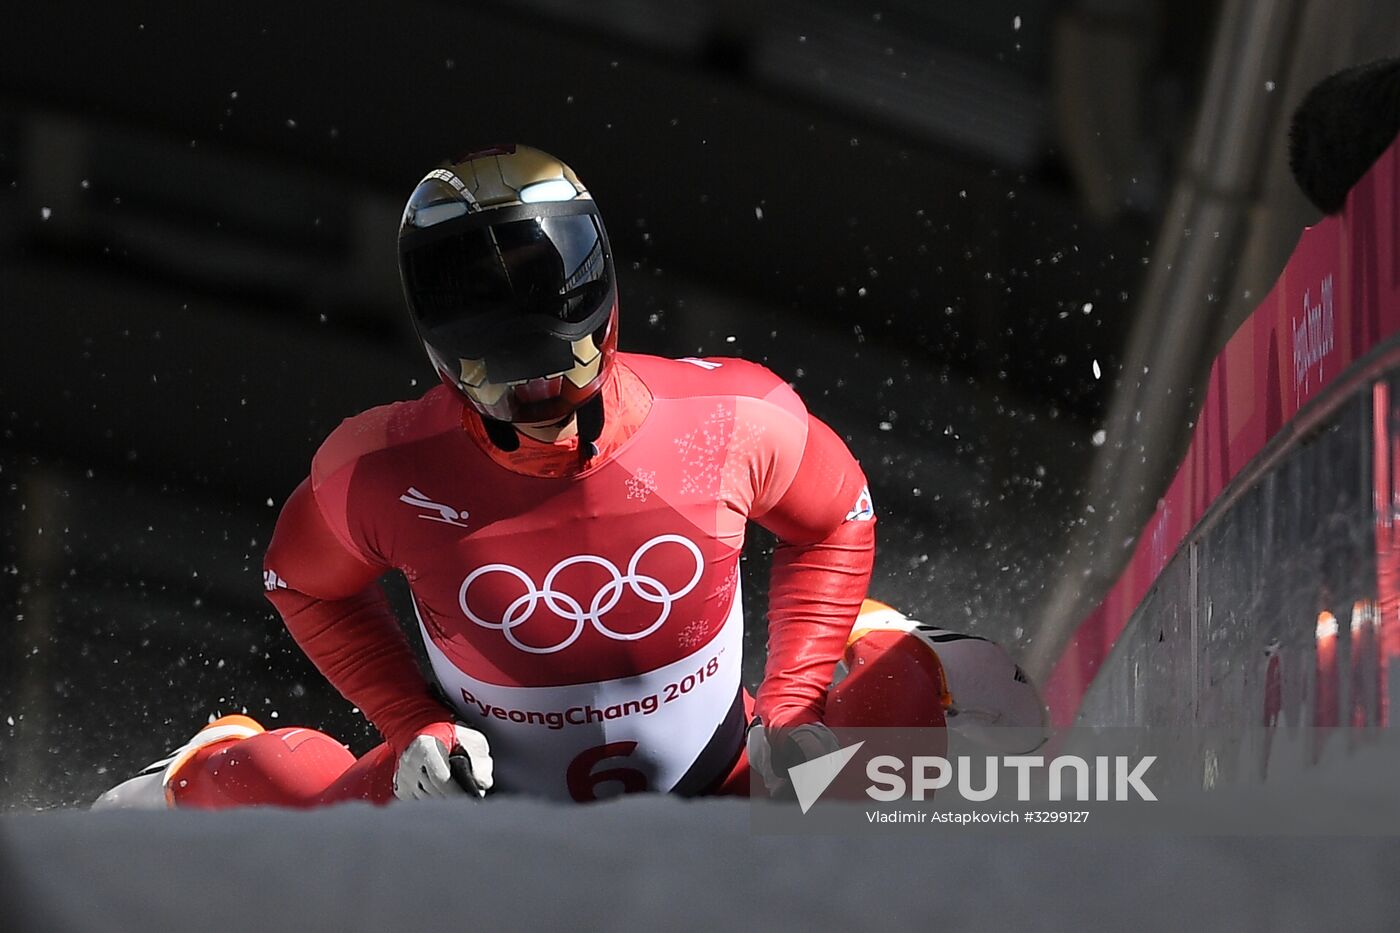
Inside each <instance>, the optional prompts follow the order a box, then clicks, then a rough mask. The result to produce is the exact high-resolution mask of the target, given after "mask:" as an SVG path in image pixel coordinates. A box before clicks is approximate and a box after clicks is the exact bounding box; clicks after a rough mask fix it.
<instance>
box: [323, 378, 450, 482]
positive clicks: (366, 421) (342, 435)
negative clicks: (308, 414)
mask: <svg viewBox="0 0 1400 933" xmlns="http://www.w3.org/2000/svg"><path fill="white" fill-rule="evenodd" d="M460 416H461V405H460V404H459V403H458V402H457V401H456V399H455V398H453V397H452V394H451V392H449V391H448V389H447V387H446V386H443V385H438V386H434V387H433V388H431V389H429V390H428V391H427V392H425V393H424V394H423V395H422V396H421V397H420V398H416V399H409V400H407V401H402V402H390V403H389V404H387V405H378V406H376V407H374V408H370V409H368V410H366V411H362V412H360V413H359V414H358V415H352V416H350V417H349V418H346V419H345V420H344V421H342V422H341V423H340V425H339V426H338V427H336V429H335V430H333V431H332V432H331V433H330V434H329V435H328V436H327V437H326V439H325V440H324V441H322V442H321V447H320V449H318V450H317V451H316V455H315V457H313V458H312V461H311V479H312V484H313V485H319V484H320V483H321V482H322V481H323V480H324V479H325V478H326V477H329V476H331V475H332V474H334V473H336V472H338V471H340V470H342V469H344V468H345V467H347V466H350V465H352V464H354V463H356V462H357V461H360V460H363V459H364V458H366V457H370V456H373V455H375V454H377V453H380V452H383V451H388V450H393V449H394V448H396V447H401V446H403V445H405V444H412V443H415V442H417V441H421V440H425V439H427V438H430V437H433V436H435V435H438V434H442V433H444V432H446V431H450V430H452V429H453V428H454V427H456V426H458V425H460V423H461V421H460Z"/></svg>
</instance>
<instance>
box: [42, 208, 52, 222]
mask: <svg viewBox="0 0 1400 933" xmlns="http://www.w3.org/2000/svg"><path fill="white" fill-rule="evenodd" d="M52 216H53V211H52V210H50V209H49V208H47V207H41V208H39V218H40V219H41V220H48V219H49V218H50V217H52Z"/></svg>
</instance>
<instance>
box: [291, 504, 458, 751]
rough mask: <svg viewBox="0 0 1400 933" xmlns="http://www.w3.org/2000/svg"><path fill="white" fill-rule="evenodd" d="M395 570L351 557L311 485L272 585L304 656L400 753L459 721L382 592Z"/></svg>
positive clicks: (294, 510)
mask: <svg viewBox="0 0 1400 933" xmlns="http://www.w3.org/2000/svg"><path fill="white" fill-rule="evenodd" d="M388 569H389V568H387V567H382V566H378V565H376V564H373V563H371V562H369V561H367V560H366V559H365V558H364V557H363V556H361V555H359V554H355V553H352V552H351V551H349V550H347V548H346V547H345V545H344V544H343V543H342V542H341V540H340V538H339V537H337V536H336V534H335V533H334V532H333V531H332V530H331V527H330V525H329V524H328V522H327V521H326V518H325V516H324V515H323V514H322V510H321V507H320V506H319V505H318V504H317V502H316V496H315V493H314V492H313V491H312V488H311V481H310V480H306V481H304V482H303V483H302V484H301V485H300V486H298V487H297V488H296V491H295V492H293V493H292V495H291V497H290V498H289V499H288V500H287V504H286V505H285V506H284V507H283V508H282V514H281V516H279V517H278V519H277V528H276V530H275V531H274V532H273V535H272V543H271V544H270V545H269V546H268V549H267V557H266V560H265V562H264V579H265V580H266V581H267V597H268V599H269V600H270V601H271V602H272V605H273V606H275V607H276V608H277V611H278V613H279V614H280V615H281V616H282V621H283V622H285V623H286V626H287V630H288V631H289V632H291V634H292V638H293V639H295V640H296V643H297V644H298V645H300V646H301V650H302V651H304V652H306V656H307V657H309V658H310V659H311V661H312V663H314V664H315V665H316V668H317V670H319V671H320V672H321V673H322V674H323V675H325V678H326V679H327V680H329V681H330V682H331V684H332V685H334V686H335V688H336V689H337V690H339V691H340V693H341V695H343V696H344V697H345V698H346V699H347V700H349V701H350V702H352V703H354V704H355V705H356V706H358V707H359V708H360V709H361V710H362V711H363V712H364V714H365V716H366V717H367V718H368V719H369V720H370V722H372V723H374V725H375V727H376V728H377V729H378V730H379V732H380V734H381V735H383V736H384V739H385V740H386V741H387V742H388V743H389V745H390V746H391V747H392V748H393V749H394V751H395V752H396V753H398V752H402V751H403V749H404V748H405V747H406V746H407V745H408V743H409V742H410V741H412V739H413V737H414V736H415V735H416V734H418V733H419V732H421V731H423V730H424V729H425V728H427V727H428V726H431V725H434V724H438V723H443V722H451V720H452V719H453V714H452V712H451V711H450V710H448V709H447V708H446V707H444V706H443V705H441V704H440V703H439V702H438V701H437V700H435V699H434V698H433V696H432V694H431V692H430V690H429V687H428V683H427V681H426V680H425V679H424V677H423V675H422V673H421V672H420V671H419V669H418V662H417V659H416V658H415V657H414V655H413V650H412V649H411V648H410V647H409V644H408V639H407V638H405V637H404V634H403V630H402V629H401V628H400V627H399V623H398V620H397V619H396V618H395V616H394V613H393V610H392V609H391V608H390V607H389V603H388V600H387V599H386V598H385V597H384V592H383V590H381V589H380V587H379V584H378V582H377V581H378V578H379V576H380V575H381V574H382V573H384V572H385V571H386V570H388Z"/></svg>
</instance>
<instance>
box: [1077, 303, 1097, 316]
mask: <svg viewBox="0 0 1400 933" xmlns="http://www.w3.org/2000/svg"><path fill="white" fill-rule="evenodd" d="M1079 310H1080V311H1082V312H1084V313H1085V314H1091V313H1093V310H1094V303H1093V302H1092V301H1086V302H1084V305H1083V306H1082V307H1081V308H1080V309H1079Z"/></svg>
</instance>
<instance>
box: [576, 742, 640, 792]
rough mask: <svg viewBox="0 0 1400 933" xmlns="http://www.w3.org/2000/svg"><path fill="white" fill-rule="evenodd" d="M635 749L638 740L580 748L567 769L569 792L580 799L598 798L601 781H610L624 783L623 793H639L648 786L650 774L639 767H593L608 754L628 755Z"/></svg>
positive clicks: (623, 756) (620, 756)
mask: <svg viewBox="0 0 1400 933" xmlns="http://www.w3.org/2000/svg"><path fill="white" fill-rule="evenodd" d="M636 750H637V743H636V742H609V743H608V744H606V745H595V746H593V747H592V748H588V749H584V750H583V751H581V752H579V753H578V755H577V756H575V758H574V760H573V761H571V762H569V767H568V770H566V771H565V772H564V779H565V781H567V782H568V785H569V796H570V797H572V798H574V800H576V801H578V802H579V803H589V802H590V801H594V800H597V799H598V785H599V784H604V783H606V782H608V781H616V782H618V783H619V784H621V785H622V791H621V792H622V793H624V794H638V793H641V792H642V791H645V790H647V789H648V788H647V776H646V775H645V774H643V773H642V772H641V771H638V770H637V769H636V768H626V767H616V768H604V769H602V770H601V771H595V770H593V769H594V768H596V767H598V765H599V764H601V763H602V762H604V761H606V760H608V759H609V758H626V757H627V756H628V755H630V754H632V753H633V752H635V751H636ZM610 796H611V795H610Z"/></svg>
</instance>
